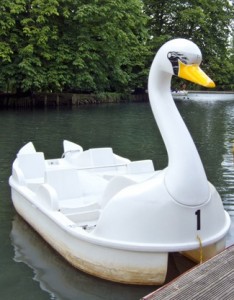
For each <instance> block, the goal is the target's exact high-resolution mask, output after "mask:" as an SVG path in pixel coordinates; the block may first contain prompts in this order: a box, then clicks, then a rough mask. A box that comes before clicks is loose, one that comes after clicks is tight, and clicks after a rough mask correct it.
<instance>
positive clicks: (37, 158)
mask: <svg viewBox="0 0 234 300" xmlns="http://www.w3.org/2000/svg"><path fill="white" fill-rule="evenodd" d="M17 161H18V167H19V169H20V170H21V172H22V174H23V176H24V179H25V182H26V183H43V182H44V176H45V158H44V153H42V152H33V153H27V154H26V153H18V154H17Z"/></svg>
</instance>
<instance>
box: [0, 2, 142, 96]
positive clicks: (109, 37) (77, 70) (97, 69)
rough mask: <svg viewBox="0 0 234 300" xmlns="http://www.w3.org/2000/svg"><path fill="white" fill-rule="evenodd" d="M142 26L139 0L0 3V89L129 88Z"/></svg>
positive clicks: (138, 65)
mask: <svg viewBox="0 0 234 300" xmlns="http://www.w3.org/2000/svg"><path fill="white" fill-rule="evenodd" d="M145 23H146V17H145V15H144V13H143V9H142V2H141V1H140V0H129V1H124V0H105V1H104V0H92V1H86V0H5V1H1V3H0V27H1V29H0V89H3V90H6V89H7V90H14V89H19V90H24V91H27V90H33V91H40V90H43V91H45V90H50V91H60V90H62V89H64V88H66V89H70V88H76V89H78V90H83V91H84V90H85V91H104V90H105V91H120V90H126V89H131V88H132V87H133V86H134V84H136V82H137V78H138V75H137V74H136V72H135V70H136V69H137V70H138V71H139V72H141V71H142V70H143V69H144V57H145V53H146V51H147V48H146V38H147V31H146V28H145ZM133 70H134V72H133ZM131 74H132V75H131Z"/></svg>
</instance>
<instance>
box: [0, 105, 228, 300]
mask: <svg viewBox="0 0 234 300" xmlns="http://www.w3.org/2000/svg"><path fill="white" fill-rule="evenodd" d="M177 106H178V109H179V111H180V112H181V115H182V117H183V118H184V120H185V122H186V124H187V126H188V128H189V130H190V132H191V133H192V135H193V138H194V141H195V143H196V145H197V148H198V150H199V153H200V155H201V158H202V161H203V163H204V167H205V170H206V172H207V176H208V178H209V180H210V181H211V182H212V183H213V184H214V185H215V186H216V187H217V189H218V191H219V192H220V194H221V197H222V199H223V204H224V207H225V209H226V210H227V211H228V212H229V213H230V215H231V217H232V228H231V231H230V233H229V235H228V240H227V245H231V244H233V243H234V159H233V154H232V145H233V142H234V102H227V101H217V102H212V101H209V102H202V101H187V102H186V101H185V102H178V103H177ZM0 115H1V118H0V128H1V131H0V220H1V226H0V254H1V255H0V268H1V272H0V299H4V300H13V299H18V300H21V299H22V300H25V299H34V300H42V299H61V300H65V299H68V300H73V299H79V300H83V299H85V300H86V299H89V300H97V299H106V300H107V299H108V300H119V299H126V300H130V299H131V300H133V299H139V298H141V297H142V296H143V295H146V294H148V293H149V292H151V291H153V290H155V289H156V287H138V286H125V285H120V284H115V283H110V282H107V281H104V280H101V279H97V278H94V277H92V276H89V275H86V274H84V273H82V272H79V271H78V270H75V269H74V268H72V267H71V266H70V265H68V264H67V263H66V262H65V261H64V260H63V259H62V258H61V257H60V256H59V255H58V254H57V253H55V252H54V251H53V250H52V249H51V248H50V247H49V246H48V245H47V244H46V243H45V242H44V241H43V240H42V239H41V238H40V237H39V236H38V235H37V234H36V233H35V232H34V231H33V230H32V229H31V228H30V227H29V226H28V225H27V224H26V223H25V222H24V221H23V220H22V219H21V218H20V217H19V216H18V215H17V214H16V212H15V210H14V208H13V206H12V203H11V198H10V189H9V186H8V177H9V176H10V173H11V165H12V162H13V160H14V158H15V155H16V153H17V151H18V150H19V149H20V148H21V147H22V146H23V145H24V144H25V143H27V142H28V141H32V142H33V143H34V145H35V147H36V149H37V150H38V151H43V152H44V153H45V155H46V158H55V157H60V156H61V155H62V152H63V149H62V141H63V139H68V140H71V141H73V142H76V143H78V144H80V145H82V146H83V148H84V149H88V148H90V147H105V146H111V147H112V148H113V150H114V152H115V153H117V154H119V155H121V156H125V157H128V158H130V159H131V160H140V159H152V160H153V161H154V164H155V168H158V169H161V168H164V167H165V166H166V165H167V155H166V151H165V147H164V145H163V142H162V139H161V136H160V134H159V131H158V129H157V126H156V125H155V121H154V119H153V116H152V113H151V110H150V107H149V104H148V103H138V104H128V103H126V104H111V105H98V106H83V107H79V108H59V109H41V110H30V109H27V110H1V111H0ZM190 267H192V264H190V263H189V262H188V261H185V260H183V259H182V258H181V257H180V256H179V257H175V256H174V255H171V256H170V274H169V275H168V278H167V280H170V279H171V278H173V277H175V276H178V275H179V274H180V273H181V272H183V271H184V270H186V269H188V268H190Z"/></svg>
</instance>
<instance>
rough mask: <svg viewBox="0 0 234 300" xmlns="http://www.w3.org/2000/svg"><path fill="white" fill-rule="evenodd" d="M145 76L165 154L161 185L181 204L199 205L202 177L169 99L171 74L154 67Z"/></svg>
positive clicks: (204, 190) (203, 194) (204, 187)
mask: <svg viewBox="0 0 234 300" xmlns="http://www.w3.org/2000/svg"><path fill="white" fill-rule="evenodd" d="M152 68H153V70H152V71H151V72H150V76H149V85H148V90H149V98H150V104H151V108H152V111H153V114H154V117H155V120H156V122H157V124H158V127H159V130H160V132H161V135H162V138H163V141H164V143H165V146H166V149H167V153H168V168H167V171H166V172H165V185H166V188H167V190H168V192H169V193H170V194H171V196H172V197H173V198H174V199H175V200H176V201H178V202H180V203H181V204H185V205H192V206H194V205H200V204H201V203H204V202H206V201H207V199H208V198H209V187H208V182H207V178H206V174H205V171H204V168H203V165H202V162H201V159H200V156H199V154H198V152H197V149H196V147H195V144H194V142H193V140H192V137H191V135H190V133H189V131H188V129H187V127H186V125H185V123H184V121H183V119H182V118H181V116H180V114H179V112H178V109H177V107H176V105H175V102H174V100H173V98H172V96H171V90H170V85H171V75H170V74H167V73H165V72H158V71H157V69H156V68H154V65H153V66H152Z"/></svg>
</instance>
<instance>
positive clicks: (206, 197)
mask: <svg viewBox="0 0 234 300" xmlns="http://www.w3.org/2000/svg"><path fill="white" fill-rule="evenodd" d="M200 62H201V52H200V50H199V49H198V47H197V46H196V45H195V44H194V43H193V42H191V41H188V40H184V39H175V40H172V41H169V42H167V43H166V44H165V45H163V46H162V47H161V48H160V49H159V51H158V53H157V55H156V56H155V58H154V60H153V63H152V66H151V69H150V74H149V84H148V90H149V97H150V103H151V107H152V111H153V114H154V116H155V120H156V122H157V124H158V126H159V129H160V131H161V134H162V137H163V139H164V142H165V145H166V148H167V152H168V157H169V164H168V166H167V168H166V169H164V170H161V171H155V170H154V167H153V163H152V161H151V160H145V161H136V162H131V161H129V160H128V159H125V158H123V157H120V156H118V155H116V154H114V153H113V151H112V149H111V148H97V149H89V150H85V151H84V150H83V149H82V147H81V146H79V145H77V144H74V143H72V142H69V141H64V155H63V157H62V158H60V159H52V160H51V159H50V160H45V158H44V154H43V153H41V152H37V151H36V150H35V148H34V146H33V144H32V143H31V142H29V143H28V144H26V145H25V146H23V147H22V148H21V149H20V150H19V152H18V154H17V158H16V159H15V161H14V163H13V168H12V175H11V177H10V179H9V183H10V186H11V192H12V200H13V204H14V206H15V208H16V210H17V212H18V213H19V214H20V215H21V216H22V217H23V218H24V219H25V220H26V221H27V222H28V223H29V224H30V225H31V226H32V227H33V228H34V229H35V230H36V231H37V232H38V233H39V234H40V235H41V236H42V237H43V238H44V239H45V240H46V241H47V242H48V243H49V244H50V245H51V246H52V247H53V248H54V249H56V251H58V252H59V253H60V254H61V255H62V256H63V257H64V258H65V259H66V260H67V261H68V262H69V263H71V264H72V265H74V266H75V267H77V268H79V269H80V270H83V271H84V272H87V273H89V274H92V275H95V276H98V277H101V278H104V279H107V280H110V281H116V282H121V283H127V284H144V285H145V284H148V285H149V284H153V285H155V284H162V283H163V282H164V280H165V277H166V273H167V263H168V253H169V252H176V251H180V252H183V253H185V254H186V255H188V256H190V257H192V258H193V259H196V260H197V261H199V260H201V259H203V260H205V259H207V258H209V257H212V256H213V255H215V254H216V253H218V252H220V251H222V250H223V249H224V248H225V238H226V235H227V232H228V230H229V227H230V217H229V215H228V214H227V212H225V211H224V209H223V205H222V201H221V199H220V196H219V194H218V193H217V191H216V189H215V187H214V186H213V185H212V184H211V183H209V182H208V180H207V177H206V174H205V171H204V168H203V165H202V162H201V160H200V157H199V155H198V152H197V149H196V147H195V145H194V142H193V140H192V138H191V136H190V134H189V132H188V130H187V128H186V126H185V124H184V122H183V120H182V118H181V116H180V114H179V112H178V110H177V108H176V106H175V104H174V101H173V99H172V96H171V91H170V82H171V77H172V75H177V76H179V77H182V78H185V79H188V80H190V81H193V82H195V83H198V84H201V85H204V86H207V87H213V86H214V83H213V81H212V80H211V79H210V78H209V77H208V76H207V75H206V74H205V73H204V72H202V70H201V69H200V68H199V64H200Z"/></svg>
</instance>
